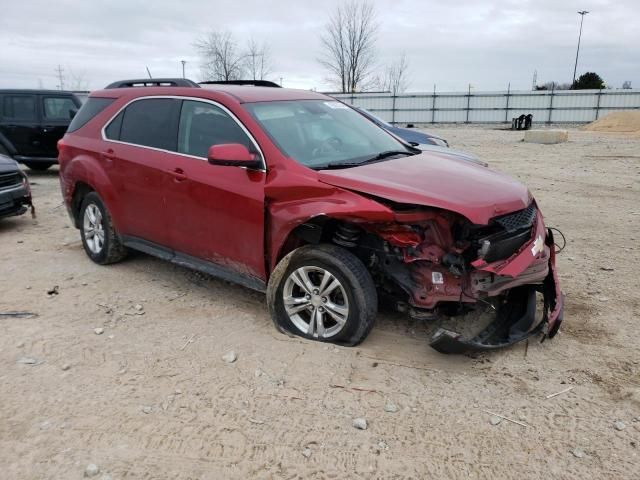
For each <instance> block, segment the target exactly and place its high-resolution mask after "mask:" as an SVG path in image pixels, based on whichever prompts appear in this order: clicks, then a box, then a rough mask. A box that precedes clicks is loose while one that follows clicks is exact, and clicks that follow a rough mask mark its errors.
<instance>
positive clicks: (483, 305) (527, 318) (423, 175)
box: [59, 79, 563, 352]
mask: <svg viewBox="0 0 640 480" xmlns="http://www.w3.org/2000/svg"><path fill="white" fill-rule="evenodd" d="M59 162H60V182H61V187H62V193H63V196H64V200H65V202H66V206H67V208H68V211H69V214H70V216H71V219H72V221H73V223H74V225H75V226H76V227H77V228H79V229H80V233H81V236H82V242H83V245H84V249H85V251H86V253H87V255H88V256H89V257H90V258H91V259H92V260H93V261H94V262H96V263H99V264H109V263H114V262H117V261H120V260H122V259H123V258H124V257H125V256H126V254H127V250H128V249H135V250H140V251H142V252H146V253H149V254H152V255H156V256H158V257H161V258H164V259H166V260H169V261H172V262H175V263H177V264H180V265H184V266H187V267H191V268H194V269H198V270H201V271H204V272H207V273H210V274H213V275H216V276H218V277H221V278H223V279H225V280H230V281H233V282H237V283H239V284H241V285H244V286H245V287H248V288H252V289H255V290H259V291H263V292H266V294H267V301H268V305H269V310H270V312H271V316H272V318H273V321H274V322H275V324H276V326H277V327H278V328H279V329H280V330H282V331H284V332H288V333H291V334H296V335H300V336H302V337H305V338H309V339H315V340H321V341H327V342H335V343H339V344H342V345H356V344H358V343H359V342H361V341H362V340H363V339H364V338H365V337H366V336H367V334H368V333H369V331H370V330H371V328H372V327H373V324H374V320H375V318H376V314H377V309H378V298H382V297H384V298H385V299H386V300H389V299H390V300H391V303H392V304H394V305H396V306H397V307H398V308H399V309H401V310H403V311H407V312H408V313H409V314H410V315H412V316H414V317H416V318H422V319H433V318H435V319H437V318H440V317H441V316H445V317H451V316H461V318H466V317H470V318H471V317H473V315H470V312H473V310H474V309H478V310H480V309H482V310H487V305H489V306H490V307H491V311H492V312H493V314H492V315H493V316H494V317H495V318H494V319H493V321H491V322H489V324H488V326H486V327H485V328H483V329H482V330H481V331H480V332H479V333H477V334H475V335H465V336H463V335H461V334H460V333H457V332H454V331H451V330H449V329H444V328H440V329H438V330H437V332H436V333H435V335H434V338H433V340H432V343H431V345H432V346H433V347H434V348H435V349H437V350H438V351H441V352H464V351H466V350H471V349H487V348H495V347H500V346H506V345H510V344H512V343H515V342H517V341H520V340H522V339H525V338H527V337H529V336H531V335H533V334H539V333H542V335H544V336H546V337H553V336H554V335H555V333H556V332H557V331H558V327H559V325H560V322H561V321H562V303H563V297H562V294H561V292H560V288H559V285H558V279H557V274H556V268H555V250H554V240H553V236H552V233H551V231H550V230H548V229H547V228H546V227H545V225H544V222H543V217H542V214H541V213H540V211H539V209H538V206H537V205H536V202H535V200H534V199H533V197H532V196H531V193H530V192H529V191H528V189H527V188H526V187H525V186H524V185H522V184H520V183H519V182H517V181H515V180H513V179H512V178H510V177H508V176H506V175H504V174H502V173H498V172H495V171H493V170H491V169H489V168H486V167H485V166H483V165H480V164H477V163H474V162H473V161H470V160H469V159H468V158H465V157H460V156H457V155H456V153H455V152H453V151H451V152H449V151H447V152H444V151H442V152H440V151H438V152H435V151H427V152H421V151H419V150H416V149H414V148H413V147H411V146H410V145H408V144H406V143H404V142H403V141H401V140H399V139H398V138H397V137H395V136H393V135H392V134H390V133H388V132H386V131H385V130H383V129H381V128H379V127H378V126H376V125H375V124H374V123H372V122H370V121H369V120H367V119H366V118H364V117H363V116H362V115H359V114H358V113H357V112H355V111H353V110H352V109H351V108H350V107H348V106H347V105H344V104H343V103H340V102H337V101H335V100H334V99H332V98H330V97H327V96H324V95H321V94H318V93H314V92H308V91H302V90H290V89H281V88H269V87H254V86H233V85H212V86H207V88H202V87H200V86H199V85H198V84H196V83H193V82H191V81H189V80H177V79H173V80H172V79H165V80H154V81H122V82H116V83H115V84H112V85H110V86H109V87H107V88H106V89H104V90H101V91H96V92H93V93H92V94H91V96H90V97H89V100H88V101H87V102H86V103H85V104H84V106H83V107H82V108H81V109H80V111H79V112H78V114H77V115H76V116H75V118H74V120H73V122H72V123H71V125H70V127H69V130H68V132H67V134H66V135H65V136H64V138H63V139H62V140H61V141H60V143H59ZM485 324H486V322H485Z"/></svg>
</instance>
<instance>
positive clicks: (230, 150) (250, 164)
mask: <svg viewBox="0 0 640 480" xmlns="http://www.w3.org/2000/svg"><path fill="white" fill-rule="evenodd" d="M207 159H208V160H209V163H210V164H211V165H221V166H225V167H245V168H250V169H260V168H262V161H261V160H260V158H259V157H258V155H256V154H254V153H251V152H250V151H249V150H248V149H247V147H245V146H244V145H242V144H240V143H222V144H220V145H212V146H210V147H209V151H208V154H207Z"/></svg>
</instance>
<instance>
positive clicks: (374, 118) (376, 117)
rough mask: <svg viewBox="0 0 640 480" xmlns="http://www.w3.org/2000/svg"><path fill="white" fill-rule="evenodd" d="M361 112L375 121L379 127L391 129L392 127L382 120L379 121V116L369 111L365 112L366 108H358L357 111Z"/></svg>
mask: <svg viewBox="0 0 640 480" xmlns="http://www.w3.org/2000/svg"><path fill="white" fill-rule="evenodd" d="M359 110H360V111H361V112H363V113H365V114H366V115H369V116H370V117H371V119H372V120H375V121H377V122H378V123H379V124H380V125H384V126H385V127H387V128H393V126H392V125H391V124H390V123H388V122H385V121H384V120H383V119H381V118H380V117H379V116H377V115H376V114H374V113H371V112H370V111H369V110H367V109H366V108H360V109H359Z"/></svg>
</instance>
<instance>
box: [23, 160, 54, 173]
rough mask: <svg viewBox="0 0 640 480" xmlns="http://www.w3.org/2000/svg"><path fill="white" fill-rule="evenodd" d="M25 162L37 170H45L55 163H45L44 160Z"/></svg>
mask: <svg viewBox="0 0 640 480" xmlns="http://www.w3.org/2000/svg"><path fill="white" fill-rule="evenodd" d="M24 164H25V165H26V166H27V167H29V168H30V169H31V170H34V171H36V172H44V171H45V170H48V169H49V167H50V166H51V165H53V163H43V162H24Z"/></svg>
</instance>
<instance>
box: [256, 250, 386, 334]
mask: <svg viewBox="0 0 640 480" xmlns="http://www.w3.org/2000/svg"><path fill="white" fill-rule="evenodd" d="M267 301H268V303H269V310H270V312H271V317H272V319H273V321H274V323H275V324H276V326H277V327H278V328H279V329H280V330H283V331H286V332H288V333H292V334H295V335H299V336H301V337H305V338H309V339H312V340H319V341H324V342H332V343H338V344H341V345H349V346H352V345H357V344H358V343H360V342H362V340H364V339H365V338H366V336H367V335H368V334H369V332H370V331H371V328H372V327H373V323H374V320H375V317H376V313H377V307H378V298H377V294H376V289H375V285H374V284H373V280H372V278H371V275H370V274H369V272H368V271H367V269H366V268H365V266H364V265H363V264H362V262H361V261H360V260H359V259H358V258H357V257H356V256H355V255H353V254H352V253H350V252H348V251H347V250H345V249H343V248H340V247H337V246H335V245H308V246H304V247H301V248H298V249H296V250H294V251H293V252H291V253H290V254H289V255H287V256H286V257H285V258H284V259H283V260H282V261H281V262H280V263H279V264H278V266H277V267H276V268H275V270H274V271H273V273H272V275H271V278H270V280H269V285H268V288H267Z"/></svg>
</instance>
